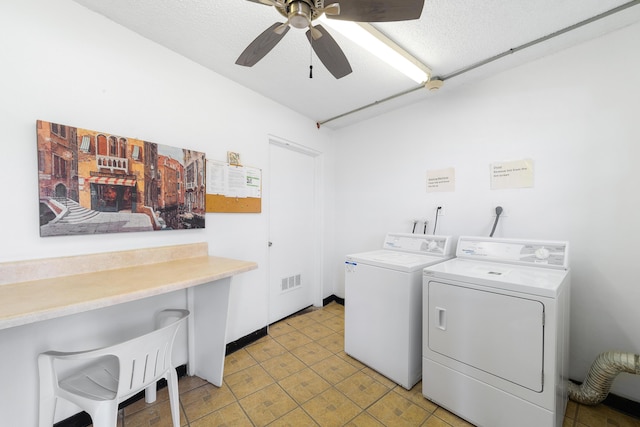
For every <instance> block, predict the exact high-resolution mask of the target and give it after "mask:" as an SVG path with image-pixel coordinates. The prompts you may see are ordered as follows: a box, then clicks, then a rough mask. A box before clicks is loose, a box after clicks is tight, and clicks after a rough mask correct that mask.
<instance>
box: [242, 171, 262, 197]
mask: <svg viewBox="0 0 640 427" xmlns="http://www.w3.org/2000/svg"><path fill="white" fill-rule="evenodd" d="M246 170H247V197H257V198H261V197H262V171H261V170H260V169H258V168H249V167H248V168H246Z"/></svg>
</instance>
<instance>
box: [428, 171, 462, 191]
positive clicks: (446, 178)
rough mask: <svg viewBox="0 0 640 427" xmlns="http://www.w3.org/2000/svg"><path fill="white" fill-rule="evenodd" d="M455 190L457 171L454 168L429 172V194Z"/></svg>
mask: <svg viewBox="0 0 640 427" xmlns="http://www.w3.org/2000/svg"><path fill="white" fill-rule="evenodd" d="M455 190H456V170H455V169H454V168H448V169H440V170H432V171H427V193H438V192H451V191H455Z"/></svg>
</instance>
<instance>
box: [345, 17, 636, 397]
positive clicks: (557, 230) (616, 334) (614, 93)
mask: <svg viewBox="0 0 640 427" xmlns="http://www.w3.org/2000/svg"><path fill="white" fill-rule="evenodd" d="M639 41H640V24H636V25H634V26H632V27H627V28H625V29H623V30H621V31H618V32H616V33H612V34H610V35H607V36H604V37H601V38H599V39H596V40H593V41H590V42H588V43H585V44H583V45H580V46H578V47H574V48H572V49H569V50H566V51H563V52H560V53H558V54H556V55H553V56H551V57H547V58H545V59H542V60H538V61H537V62H533V63H530V64H528V65H525V66H522V67H519V68H517V69H513V70H511V71H508V72H505V73H502V74H499V75H496V76H494V77H492V78H489V79H487V80H484V81H482V82H480V83H477V84H474V85H473V86H463V87H460V88H458V89H456V90H454V91H451V92H444V91H443V92H441V93H440V94H438V95H437V96H435V97H432V98H431V99H430V100H428V101H425V102H423V103H420V104H417V105H413V106H411V107H409V108H406V109H403V110H399V111H396V112H394V113H390V114H387V115H385V116H382V117H377V118H376V119H374V120H370V121H367V122H365V123H361V124H359V125H357V126H352V127H350V128H348V129H345V130H343V131H341V132H339V133H338V135H337V136H336V147H340V156H339V160H338V167H337V170H338V175H337V177H336V181H337V182H338V183H339V184H340V185H339V186H337V187H336V188H337V194H336V206H337V207H338V211H337V215H336V224H337V227H336V231H335V233H336V236H337V248H339V249H338V252H339V253H338V254H337V255H336V256H337V258H339V259H343V257H344V255H345V254H347V253H351V252H358V251H366V250H371V249H374V248H379V247H380V245H381V243H382V238H383V236H384V233H385V232H387V231H406V232H410V231H411V220H412V219H413V218H424V217H426V218H428V219H429V220H430V221H431V226H432V225H433V219H434V211H435V208H436V206H438V205H442V206H444V207H445V209H446V211H445V216H444V217H441V218H440V219H439V222H438V234H452V235H455V236H458V235H485V236H486V235H488V234H489V232H490V230H491V225H492V223H493V218H492V217H491V214H492V213H493V209H494V208H495V206H497V205H501V206H502V207H503V208H504V214H505V218H503V219H501V222H500V224H499V226H498V229H497V232H496V236H501V237H523V238H539V239H557V240H568V241H569V242H570V244H571V255H570V264H571V270H572V286H573V287H572V292H573V294H572V301H571V302H572V313H571V322H572V323H571V371H570V374H571V377H572V378H574V379H577V380H581V379H584V376H585V375H586V373H587V370H588V367H589V366H590V365H591V363H592V361H593V360H594V358H595V357H596V356H597V355H598V354H599V353H600V352H602V351H606V350H621V351H628V352H635V353H640V332H639V329H638V325H640V314H639V313H640V311H639V310H638V307H637V305H638V301H640V286H638V278H637V274H636V272H637V271H638V270H637V267H636V265H637V260H636V259H635V258H636V252H637V251H636V247H637V238H638V236H640V225H639V224H640V223H639V221H638V210H639V209H640V192H639V191H638V188H637V186H638V182H639V180H638V168H637V163H638V158H639V157H640V126H639V125H638V111H640V75H639V74H638V72H637V70H638V69H640V55H639V54H638V52H640V43H639ZM525 158H531V159H533V161H534V162H535V186H534V188H530V189H510V190H495V191H492V190H490V181H489V164H490V163H492V162H496V161H506V160H519V159H525ZM449 167H453V168H455V174H456V190H455V192H452V193H426V185H425V179H426V171H427V170H437V169H443V168H449ZM431 226H430V229H431ZM343 275H344V274H343V269H342V265H341V263H336V267H335V276H336V281H337V282H338V283H339V285H337V289H336V293H337V294H339V295H344V280H343ZM639 386H640V378H638V377H637V376H632V375H629V374H623V375H620V376H619V377H618V379H617V380H616V382H615V384H614V388H613V392H614V393H617V394H619V395H622V396H625V397H628V398H631V399H634V400H636V401H638V400H640V387H639Z"/></svg>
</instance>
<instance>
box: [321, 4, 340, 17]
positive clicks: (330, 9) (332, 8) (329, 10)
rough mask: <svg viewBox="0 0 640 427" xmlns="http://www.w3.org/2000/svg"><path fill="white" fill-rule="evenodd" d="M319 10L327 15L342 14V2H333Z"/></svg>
mask: <svg viewBox="0 0 640 427" xmlns="http://www.w3.org/2000/svg"><path fill="white" fill-rule="evenodd" d="M318 11H319V12H322V13H324V14H325V15H340V3H331V4H330V5H327V6H325V7H323V8H322V9H318Z"/></svg>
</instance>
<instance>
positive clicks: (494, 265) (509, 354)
mask: <svg viewBox="0 0 640 427" xmlns="http://www.w3.org/2000/svg"><path fill="white" fill-rule="evenodd" d="M568 261H569V257H568V243H567V242H555V241H554V242H552V241H530V240H514V239H491V238H486V237H460V238H459V240H458V245H457V251H456V258H454V259H451V260H449V261H446V262H443V263H440V264H436V265H433V266H429V267H427V268H425V269H424V278H423V300H424V308H423V359H422V363H423V370H422V392H423V395H424V396H425V397H426V398H428V399H430V400H432V401H433V402H435V403H437V404H438V405H441V406H443V407H444V408H446V409H448V410H449V411H451V412H453V413H455V414H457V415H458V416H460V417H462V418H464V419H466V420H468V421H469V422H471V423H473V424H475V425H477V426H484V427H513V426H519V427H551V426H554V427H560V426H562V422H563V418H564V413H565V409H566V404H567V382H568V378H567V376H568V357H569V348H568V346H569V293H570V272H569V268H568Z"/></svg>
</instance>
